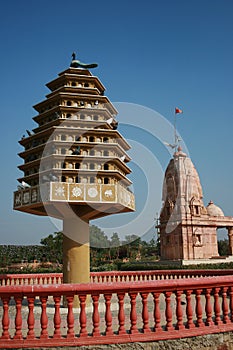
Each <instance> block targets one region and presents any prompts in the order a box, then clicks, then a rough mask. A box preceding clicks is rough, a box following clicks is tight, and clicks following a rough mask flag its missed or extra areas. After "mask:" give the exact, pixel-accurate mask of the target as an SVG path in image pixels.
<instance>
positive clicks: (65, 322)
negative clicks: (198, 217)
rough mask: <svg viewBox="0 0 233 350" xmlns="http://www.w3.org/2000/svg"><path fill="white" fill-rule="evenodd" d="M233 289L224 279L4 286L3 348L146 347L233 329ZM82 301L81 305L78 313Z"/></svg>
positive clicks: (231, 280)
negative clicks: (143, 344) (75, 305)
mask: <svg viewBox="0 0 233 350" xmlns="http://www.w3.org/2000/svg"><path fill="white" fill-rule="evenodd" d="M134 276H135V275H134ZM145 276H147V275H145ZM232 284H233V276H219V277H218V278H216V277H208V278H206V277H203V278H201V279H200V278H197V279H190V278H188V279H187V278H186V279H185V278H183V279H173V280H172V279H165V280H156V281H154V280H152V281H151V280H150V281H140V282H133V283H132V282H123V283H122V282H111V283H101V282H99V283H87V284H60V285H53V284H51V285H22V284H20V285H16V286H11V285H9V286H7V285H6V286H1V287H0V298H1V306H0V318H1V321H2V326H1V327H0V348H5V349H7V348H9V349H10V348H21V347H22V346H23V347H26V346H28V347H33V348H36V347H54V346H69V345H71V344H72V345H73V346H74V345H77V346H78V345H85V344H86V345H88V344H89V345H91V344H109V343H124V342H125V343H126V342H136V341H140V342H141V341H153V340H161V339H175V338H182V337H187V336H195V335H203V334H208V333H218V332H225V331H232V330H233V287H232ZM77 297H78V298H79V305H80V307H79V308H73V302H74V298H77ZM38 298H39V299H38ZM63 298H65V300H66V305H67V307H66V308H63V307H62V306H61V305H62V300H63ZM87 301H88V302H87ZM61 310H62V311H61Z"/></svg>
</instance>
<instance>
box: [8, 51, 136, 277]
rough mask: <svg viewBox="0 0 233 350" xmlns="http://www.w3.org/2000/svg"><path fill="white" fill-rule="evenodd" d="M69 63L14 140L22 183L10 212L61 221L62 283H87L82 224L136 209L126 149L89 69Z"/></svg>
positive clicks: (86, 245)
mask: <svg viewBox="0 0 233 350" xmlns="http://www.w3.org/2000/svg"><path fill="white" fill-rule="evenodd" d="M96 66H97V65H96V64H83V63H81V62H80V61H78V60H76V57H75V54H73V60H72V62H71V64H70V67H69V68H68V69H66V70H65V71H63V72H62V73H60V74H59V75H58V77H57V78H55V79H54V80H52V81H51V82H49V83H48V84H47V87H48V88H49V90H50V93H49V94H48V95H47V96H46V99H45V100H43V101H42V102H40V103H38V104H37V105H35V106H34V109H35V110H36V112H37V115H36V116H34V117H33V119H34V121H35V122H36V123H37V124H38V125H37V127H36V128H35V129H34V130H33V131H29V130H27V136H26V137H25V136H23V137H22V139H21V140H20V141H19V143H20V145H21V146H23V148H24V150H23V151H22V152H21V153H20V154H19V155H20V157H21V158H22V159H23V164H22V165H20V166H19V169H20V170H22V172H23V176H22V177H21V178H20V179H18V181H19V183H20V185H19V186H18V190H17V191H16V192H15V193H14V209H16V210H20V211H23V212H27V213H31V214H36V215H49V216H52V217H55V218H59V219H62V220H63V233H64V236H63V253H64V259H63V262H64V281H65V282H89V275H90V271H89V220H92V219H96V218H100V217H103V216H105V215H110V214H114V213H122V212H130V211H134V209H135V202H134V195H133V193H132V192H131V191H130V189H129V186H130V185H131V181H130V180H129V179H128V178H127V175H128V174H129V173H130V169H129V167H128V165H127V163H128V162H129V161H130V157H129V156H128V154H127V150H129V148H130V146H129V144H128V143H127V141H126V140H125V139H124V138H123V136H122V135H121V134H120V132H119V131H118V130H117V126H118V123H117V121H116V115H117V111H116V109H115V108H114V106H113V105H112V104H111V102H110V101H109V99H108V98H107V97H106V96H105V95H104V91H105V88H104V86H103V85H102V83H101V82H100V80H99V79H98V78H97V77H96V76H93V75H92V73H91V72H90V70H89V69H90V68H95V67H96Z"/></svg>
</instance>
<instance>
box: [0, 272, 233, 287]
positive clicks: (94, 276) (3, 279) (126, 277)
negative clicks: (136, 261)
mask: <svg viewBox="0 0 233 350" xmlns="http://www.w3.org/2000/svg"><path fill="white" fill-rule="evenodd" d="M227 275H233V270H232V269H226V270H172V273H171V270H152V271H107V272H91V273H90V279H91V282H93V283H96V282H97V283H105V282H139V281H160V280H174V279H175V280H176V279H182V278H197V277H209V276H227ZM62 276H63V275H62V273H44V274H42V273H33V274H0V286H9V285H11V286H14V285H34V284H61V283H62V280H63V277H62Z"/></svg>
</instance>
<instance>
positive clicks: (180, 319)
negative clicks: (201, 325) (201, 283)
mask: <svg viewBox="0 0 233 350" xmlns="http://www.w3.org/2000/svg"><path fill="white" fill-rule="evenodd" d="M182 293H183V291H181V290H177V291H176V317H177V324H176V329H179V330H180V329H184V328H185V327H184V324H183V310H182V305H181V295H182Z"/></svg>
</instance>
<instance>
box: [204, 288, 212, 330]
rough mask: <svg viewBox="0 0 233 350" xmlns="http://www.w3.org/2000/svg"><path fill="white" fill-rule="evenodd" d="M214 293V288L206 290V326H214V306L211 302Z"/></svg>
mask: <svg viewBox="0 0 233 350" xmlns="http://www.w3.org/2000/svg"><path fill="white" fill-rule="evenodd" d="M211 291H212V288H207V289H206V290H205V298H206V304H205V312H206V322H205V325H206V326H212V325H213V324H214V322H213V320H212V314H213V309H212V304H211V300H210V298H211V297H210V293H211Z"/></svg>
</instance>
